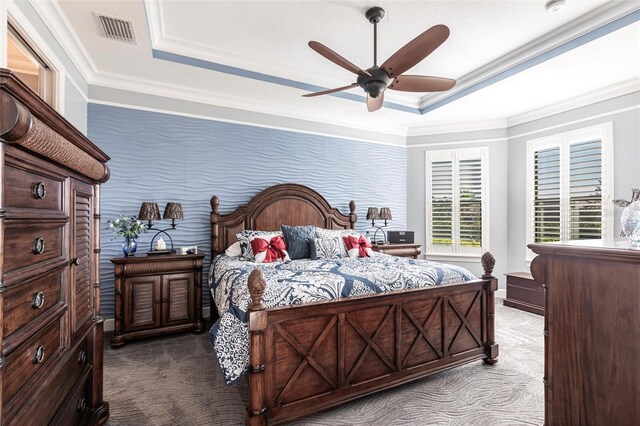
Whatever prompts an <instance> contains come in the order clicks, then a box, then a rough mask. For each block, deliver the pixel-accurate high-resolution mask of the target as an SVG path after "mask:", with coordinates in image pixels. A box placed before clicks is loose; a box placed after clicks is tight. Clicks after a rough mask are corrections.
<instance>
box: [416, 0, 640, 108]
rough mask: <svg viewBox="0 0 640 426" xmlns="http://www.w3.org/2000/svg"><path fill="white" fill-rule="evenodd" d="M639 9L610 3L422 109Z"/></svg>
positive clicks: (426, 100)
mask: <svg viewBox="0 0 640 426" xmlns="http://www.w3.org/2000/svg"><path fill="white" fill-rule="evenodd" d="M638 10H640V4H639V3H637V2H610V3H607V4H605V5H603V6H601V7H599V8H597V9H595V10H593V11H591V12H589V13H587V14H585V15H582V16H581V17H579V18H577V19H575V20H573V21H571V22H569V23H567V24H565V25H563V26H562V27H559V28H557V29H555V30H553V31H551V32H549V33H547V34H545V35H543V36H542V37H539V38H537V39H535V40H533V41H531V42H530V43H527V44H525V45H523V46H521V47H519V48H517V49H515V50H513V51H511V52H509V53H507V54H506V55H503V56H501V57H500V58H498V59H496V60H494V61H491V62H489V63H488V64H486V65H484V66H482V67H480V68H477V69H476V70H474V71H472V72H470V73H468V74H466V75H464V76H462V77H461V78H459V79H458V83H457V84H456V86H455V87H454V88H453V89H451V90H449V91H447V92H442V93H435V94H428V95H425V96H423V97H422V99H421V102H420V109H421V110H423V111H425V112H428V111H429V108H433V107H436V106H437V105H438V104H439V103H442V102H444V101H446V100H448V99H450V98H453V99H457V98H459V97H461V96H460V95H462V92H465V91H469V93H472V92H471V91H470V90H471V89H472V88H473V87H474V86H476V85H479V84H480V83H482V82H485V81H486V80H489V79H491V78H494V77H496V76H498V75H499V74H501V73H504V72H506V71H509V70H511V69H513V68H514V67H517V66H519V65H523V64H524V63H525V62H527V61H529V60H531V59H534V58H536V57H539V56H541V55H544V54H545V53H547V52H550V51H551V50H553V49H555V48H558V47H560V46H562V45H564V44H567V43H570V42H571V41H572V40H576V39H577V38H579V37H581V36H584V35H586V34H588V33H590V32H592V31H594V30H597V29H598V28H601V27H603V26H605V25H607V24H610V23H612V22H614V21H616V20H618V19H620V18H623V17H625V16H627V15H630V14H632V13H634V12H636V11H638ZM465 93H466V92H465ZM469 93H466V94H469ZM466 94H465V95H464V96H466Z"/></svg>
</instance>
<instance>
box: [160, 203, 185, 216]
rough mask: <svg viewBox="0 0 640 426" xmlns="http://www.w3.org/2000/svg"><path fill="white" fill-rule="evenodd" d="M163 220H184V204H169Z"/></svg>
mask: <svg viewBox="0 0 640 426" xmlns="http://www.w3.org/2000/svg"><path fill="white" fill-rule="evenodd" d="M162 218H163V219H184V212H183V211H182V204H180V203H167V206H166V207H165V208H164V215H162Z"/></svg>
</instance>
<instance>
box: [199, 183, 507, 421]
mask: <svg viewBox="0 0 640 426" xmlns="http://www.w3.org/2000/svg"><path fill="white" fill-rule="evenodd" d="M219 204H220V200H219V199H218V197H215V196H214V197H212V198H211V207H212V211H211V246H212V251H213V256H216V255H218V254H220V253H223V252H224V250H225V249H226V248H227V247H228V246H229V245H231V244H232V243H234V242H235V241H236V238H235V234H236V233H237V232H239V231H241V230H243V229H256V230H267V231H268V230H279V229H280V225H281V224H287V225H315V226H318V227H322V228H329V229H353V228H354V226H355V223H356V220H357V216H356V214H355V207H356V206H355V203H354V202H353V201H351V203H349V208H350V212H349V214H348V215H345V214H342V213H340V212H339V211H338V210H337V209H334V208H332V207H331V206H330V205H329V203H328V202H327V201H326V200H325V199H324V197H322V196H321V195H320V194H319V193H317V192H316V191H314V190H312V189H310V188H307V187H305V186H302V185H295V184H282V185H276V186H273V187H270V188H267V189H265V190H263V191H262V192H260V193H259V194H257V195H256V196H255V197H254V198H253V199H252V200H251V201H250V202H249V203H248V204H247V205H245V206H242V207H239V208H238V209H236V210H235V211H234V212H233V213H230V214H227V215H221V214H219V211H218V207H219ZM494 264H495V260H494V258H493V256H492V255H491V254H490V253H488V252H487V253H485V254H484V255H483V256H482V266H483V269H484V274H483V275H482V279H478V280H475V281H470V282H466V283H463V284H457V285H450V286H443V287H428V288H421V289H415V290H403V291H397V292H389V293H380V294H374V295H370V296H363V297H357V298H349V299H339V300H334V301H330V302H319V303H311V304H305V305H291V306H285V307H278V308H273V309H266V308H265V305H264V304H263V303H262V295H263V293H264V289H265V286H266V283H265V280H264V278H263V276H262V273H261V272H260V271H259V270H257V269H256V270H254V271H253V272H252V273H251V274H250V275H249V280H248V281H249V282H248V285H249V291H250V294H251V299H252V302H251V304H250V305H249V334H250V342H249V346H250V360H249V364H250V365H249V373H248V381H249V408H248V418H247V424H249V425H266V424H279V423H283V422H286V421H290V420H293V419H296V418H299V417H302V416H306V415H309V414H311V413H315V412H318V411H322V410H325V409H327V408H329V407H332V406H335V405H338V404H342V403H344V402H346V401H350V400H353V399H355V398H359V397H361V396H364V395H368V394H371V393H374V392H378V391H380V390H383V389H388V388H391V387H394V386H398V385H401V384H403V383H406V382H409V381H412V380H416V379H419V378H422V377H425V376H428V375H430V374H433V373H436V372H438V371H442V370H445V369H448V368H452V367H455V366H457V365H461V364H465V363H468V362H471V361H474V360H478V359H483V360H484V362H485V363H487V364H495V363H496V362H497V361H498V359H497V358H498V345H497V344H496V343H495V340H494V309H495V302H494V292H495V291H496V290H497V288H498V283H497V279H496V278H495V277H494V276H493V275H492V272H493V267H494ZM211 306H212V307H211V309H212V310H213V309H215V304H213V303H212V305H211Z"/></svg>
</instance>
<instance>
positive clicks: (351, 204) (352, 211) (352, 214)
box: [349, 200, 358, 229]
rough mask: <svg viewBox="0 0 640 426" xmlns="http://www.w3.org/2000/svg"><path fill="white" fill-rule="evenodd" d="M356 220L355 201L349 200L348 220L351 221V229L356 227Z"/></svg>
mask: <svg viewBox="0 0 640 426" xmlns="http://www.w3.org/2000/svg"><path fill="white" fill-rule="evenodd" d="M357 221H358V215H357V214H356V202H355V201H353V200H351V201H349V222H350V223H351V229H355V228H356V222H357Z"/></svg>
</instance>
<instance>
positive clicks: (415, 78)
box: [389, 75, 456, 92]
mask: <svg viewBox="0 0 640 426" xmlns="http://www.w3.org/2000/svg"><path fill="white" fill-rule="evenodd" d="M455 85H456V81H455V80H454V79H452V78H442V77H430V76H427V75H399V76H398V77H396V78H395V79H394V80H393V81H392V82H391V84H390V85H389V89H393V90H401V91H403V92H443V91H445V90H449V89H451V88H452V87H453V86H455Z"/></svg>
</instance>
